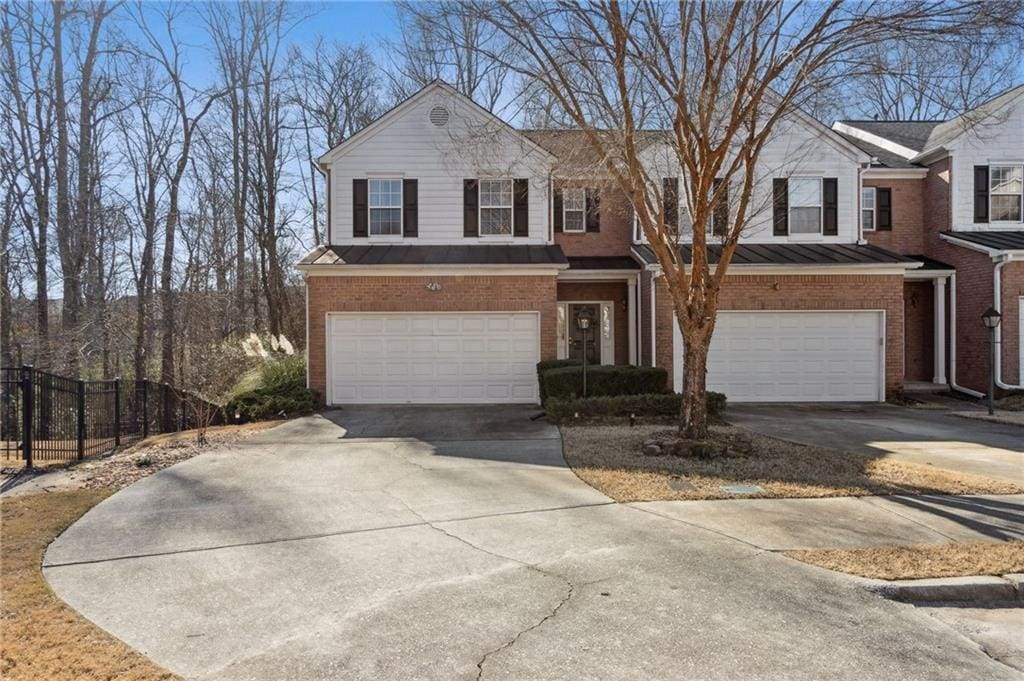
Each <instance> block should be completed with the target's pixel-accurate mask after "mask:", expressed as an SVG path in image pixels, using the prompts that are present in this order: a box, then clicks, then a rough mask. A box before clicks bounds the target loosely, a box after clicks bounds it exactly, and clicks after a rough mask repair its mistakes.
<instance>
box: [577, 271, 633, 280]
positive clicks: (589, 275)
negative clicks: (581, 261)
mask: <svg viewBox="0 0 1024 681" xmlns="http://www.w3.org/2000/svg"><path fill="white" fill-rule="evenodd" d="M639 273H640V270H563V271H561V272H559V273H558V280H559V281H594V280H601V279H622V280H626V279H629V278H630V277H635V276H636V275H637V274H639Z"/></svg>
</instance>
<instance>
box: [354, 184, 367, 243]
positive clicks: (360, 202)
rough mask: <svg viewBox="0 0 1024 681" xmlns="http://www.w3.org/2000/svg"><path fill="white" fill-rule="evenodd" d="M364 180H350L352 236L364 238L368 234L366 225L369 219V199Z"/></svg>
mask: <svg viewBox="0 0 1024 681" xmlns="http://www.w3.org/2000/svg"><path fill="white" fill-rule="evenodd" d="M367 191H368V190H367V187H366V180H352V236H354V237H365V236H367V235H368V234H369V232H368V230H367V223H368V222H369V219H370V211H369V199H368V196H367Z"/></svg>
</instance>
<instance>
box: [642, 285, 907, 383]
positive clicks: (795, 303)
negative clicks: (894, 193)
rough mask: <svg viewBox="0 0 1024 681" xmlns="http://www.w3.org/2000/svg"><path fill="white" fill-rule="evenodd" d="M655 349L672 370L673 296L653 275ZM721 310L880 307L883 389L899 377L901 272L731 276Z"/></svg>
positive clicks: (901, 300) (901, 322)
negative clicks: (893, 273) (891, 273)
mask: <svg viewBox="0 0 1024 681" xmlns="http://www.w3.org/2000/svg"><path fill="white" fill-rule="evenodd" d="M656 281H657V282H658V284H657V291H656V293H655V314H656V319H657V327H656V333H655V352H656V354H657V359H658V361H657V364H658V366H661V367H665V369H667V370H668V372H669V374H668V375H669V377H670V380H671V376H672V375H673V371H672V367H673V360H674V357H673V349H672V329H673V326H672V325H673V324H674V323H675V322H674V320H673V318H672V299H671V296H670V294H669V291H668V287H667V286H666V285H665V283H664V280H663V279H662V278H660V277H659V278H658V279H657V280H656ZM719 308H720V309H722V310H884V311H885V350H886V352H885V384H886V390H887V391H889V390H894V389H897V388H899V386H900V385H901V384H902V382H903V276H902V275H778V276H775V275H750V276H731V277H728V278H727V279H726V283H725V285H724V286H723V287H722V292H721V298H720V305H719Z"/></svg>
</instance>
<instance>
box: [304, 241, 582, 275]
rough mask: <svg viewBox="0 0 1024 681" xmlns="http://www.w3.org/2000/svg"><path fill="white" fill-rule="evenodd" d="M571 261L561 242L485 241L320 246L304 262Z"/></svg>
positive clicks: (562, 264)
mask: <svg viewBox="0 0 1024 681" xmlns="http://www.w3.org/2000/svg"><path fill="white" fill-rule="evenodd" d="M568 264H569V261H568V260H566V257H565V254H564V253H563V252H562V248H561V247H560V246H557V245H554V244H550V245H526V244H513V245H504V244H482V245H467V246H459V245H454V246H404V245H403V246H391V245H387V244H375V245H366V246H363V245H354V246H330V247H327V246H318V247H317V248H315V249H314V250H313V251H312V252H310V254H309V255H307V256H306V257H305V258H303V259H302V260H301V261H300V262H299V265H300V266H307V267H319V266H326V265H439V266H444V265H523V266H530V265H551V266H554V267H559V268H562V269H564V268H565V267H567V266H568Z"/></svg>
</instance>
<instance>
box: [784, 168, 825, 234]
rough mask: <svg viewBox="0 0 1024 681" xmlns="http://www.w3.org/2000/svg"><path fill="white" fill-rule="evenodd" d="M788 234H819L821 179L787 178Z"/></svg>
mask: <svg viewBox="0 0 1024 681" xmlns="http://www.w3.org/2000/svg"><path fill="white" fill-rule="evenodd" d="M789 233H790V234H821V178H820V177H791V178H789Z"/></svg>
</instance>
